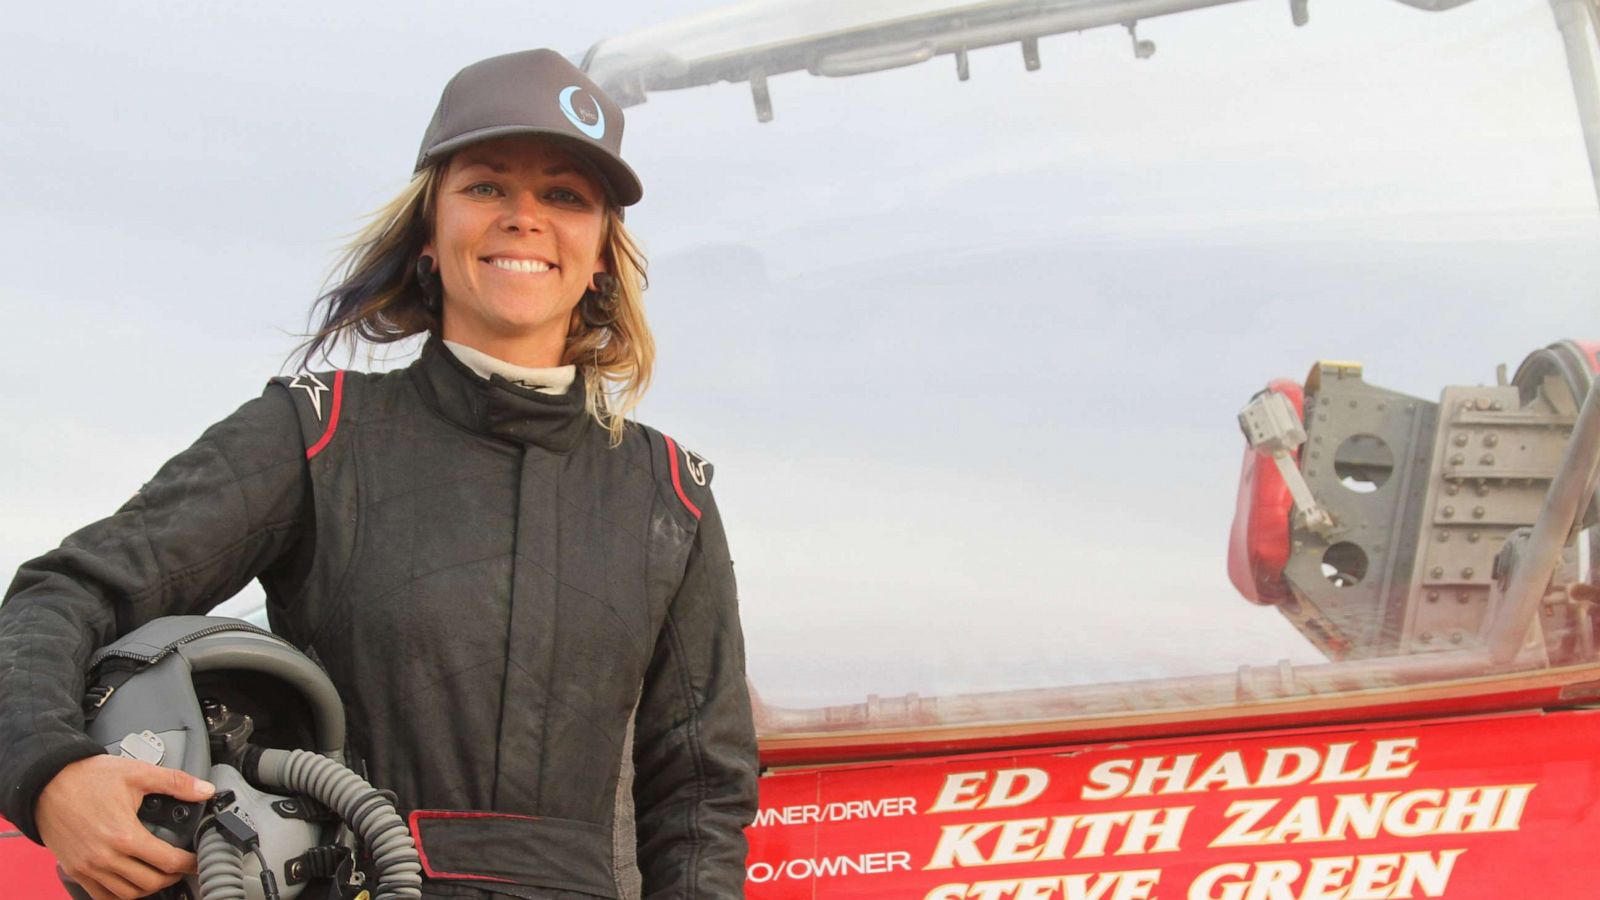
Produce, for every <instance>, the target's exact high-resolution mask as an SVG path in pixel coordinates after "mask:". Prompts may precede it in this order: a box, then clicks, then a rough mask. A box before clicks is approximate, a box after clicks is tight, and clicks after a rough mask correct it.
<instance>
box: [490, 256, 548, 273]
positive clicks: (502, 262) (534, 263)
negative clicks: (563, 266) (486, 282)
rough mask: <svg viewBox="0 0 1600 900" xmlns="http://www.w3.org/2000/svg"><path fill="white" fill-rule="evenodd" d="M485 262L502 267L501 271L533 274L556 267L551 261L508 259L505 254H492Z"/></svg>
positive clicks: (497, 267)
mask: <svg viewBox="0 0 1600 900" xmlns="http://www.w3.org/2000/svg"><path fill="white" fill-rule="evenodd" d="M483 262H486V263H488V264H489V265H491V266H494V267H495V268H496V269H500V270H501V271H505V272H521V273H523V274H525V275H532V274H535V273H538V272H548V271H550V270H551V269H554V268H556V267H555V266H553V265H551V264H550V263H547V262H541V261H539V260H537V259H506V258H505V257H503V256H491V257H488V258H486V259H484V260H483Z"/></svg>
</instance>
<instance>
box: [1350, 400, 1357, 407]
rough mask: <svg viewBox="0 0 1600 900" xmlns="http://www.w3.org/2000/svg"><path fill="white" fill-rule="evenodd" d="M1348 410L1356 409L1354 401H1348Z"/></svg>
mask: <svg viewBox="0 0 1600 900" xmlns="http://www.w3.org/2000/svg"><path fill="white" fill-rule="evenodd" d="M1350 408H1351V409H1355V408H1356V402H1355V401H1354V400H1351V401H1350Z"/></svg>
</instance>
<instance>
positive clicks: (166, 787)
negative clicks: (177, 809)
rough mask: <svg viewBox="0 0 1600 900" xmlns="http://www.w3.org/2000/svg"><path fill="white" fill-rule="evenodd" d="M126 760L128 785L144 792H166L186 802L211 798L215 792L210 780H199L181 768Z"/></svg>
mask: <svg viewBox="0 0 1600 900" xmlns="http://www.w3.org/2000/svg"><path fill="white" fill-rule="evenodd" d="M126 762H127V763H128V764H129V765H130V766H131V768H130V770H129V778H128V784H129V786H131V787H135V788H138V789H139V790H140V791H142V792H143V793H145V794H166V795H167V796H169V797H174V798H176V799H178V800H182V801H184V802H186V803H197V802H199V801H201V800H209V799H211V795H212V794H214V793H216V792H217V789H216V787H215V786H213V785H212V784H211V782H209V781H201V780H200V779H198V778H196V777H194V776H193V775H190V774H189V773H188V772H185V771H183V770H182V769H168V768H165V767H163V766H153V765H151V764H149V763H143V762H138V761H137V760H131V759H130V760H126ZM140 799H143V798H142V797H141V798H140Z"/></svg>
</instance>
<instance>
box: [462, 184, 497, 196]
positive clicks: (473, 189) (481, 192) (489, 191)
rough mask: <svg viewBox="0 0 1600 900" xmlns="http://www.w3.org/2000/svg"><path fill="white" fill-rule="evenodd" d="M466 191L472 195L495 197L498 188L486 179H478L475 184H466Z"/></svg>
mask: <svg viewBox="0 0 1600 900" xmlns="http://www.w3.org/2000/svg"><path fill="white" fill-rule="evenodd" d="M467 193H468V194H471V195H472V196H474V197H497V196H499V194H500V189H499V188H498V187H495V186H494V185H492V184H490V183H489V182H487V181H480V182H478V183H477V184H473V185H468V187H467Z"/></svg>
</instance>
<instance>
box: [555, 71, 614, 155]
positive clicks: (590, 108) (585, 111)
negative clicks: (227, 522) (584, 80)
mask: <svg viewBox="0 0 1600 900" xmlns="http://www.w3.org/2000/svg"><path fill="white" fill-rule="evenodd" d="M581 90H583V88H581V87H579V86H577V85H575V84H574V85H570V86H568V87H564V88H562V89H561V113H562V115H564V116H566V117H567V121H568V122H571V123H572V125H573V127H574V128H577V129H578V130H579V131H581V132H583V133H584V134H586V135H588V136H589V137H592V138H594V139H595V140H597V141H598V140H600V136H601V135H603V134H605V133H606V114H605V110H602V109H601V108H600V104H599V103H597V102H596V101H595V100H594V98H593V97H590V96H588V95H585V96H583V97H582V98H580V101H581V103H582V107H581V108H578V107H576V106H575V105H574V104H573V102H572V100H573V96H574V95H575V94H577V93H578V92H579V91H581Z"/></svg>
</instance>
